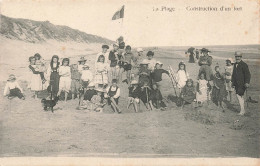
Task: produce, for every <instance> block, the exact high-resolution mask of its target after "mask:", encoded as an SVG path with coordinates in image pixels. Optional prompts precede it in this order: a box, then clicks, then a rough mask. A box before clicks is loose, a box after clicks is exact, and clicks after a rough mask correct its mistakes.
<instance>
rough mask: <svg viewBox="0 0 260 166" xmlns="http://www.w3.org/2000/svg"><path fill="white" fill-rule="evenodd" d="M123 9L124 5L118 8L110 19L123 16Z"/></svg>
mask: <svg viewBox="0 0 260 166" xmlns="http://www.w3.org/2000/svg"><path fill="white" fill-rule="evenodd" d="M124 10H125V6H124V5H123V6H122V7H121V9H120V10H118V11H117V12H116V13H115V14H114V15H113V17H112V20H117V19H120V18H124Z"/></svg>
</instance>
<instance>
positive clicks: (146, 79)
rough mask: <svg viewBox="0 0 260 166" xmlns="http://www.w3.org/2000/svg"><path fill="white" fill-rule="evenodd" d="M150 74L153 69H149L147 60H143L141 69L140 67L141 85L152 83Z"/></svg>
mask: <svg viewBox="0 0 260 166" xmlns="http://www.w3.org/2000/svg"><path fill="white" fill-rule="evenodd" d="M150 74H151V71H150V70H149V69H148V63H147V62H146V60H143V61H142V62H141V63H140V69H139V84H140V86H141V87H142V86H143V85H144V84H145V83H146V84H147V85H150V84H151V80H150Z"/></svg>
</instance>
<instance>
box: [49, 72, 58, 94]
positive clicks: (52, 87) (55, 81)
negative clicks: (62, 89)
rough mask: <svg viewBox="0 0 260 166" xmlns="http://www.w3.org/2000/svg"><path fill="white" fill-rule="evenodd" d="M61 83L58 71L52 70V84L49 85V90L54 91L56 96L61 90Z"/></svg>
mask: <svg viewBox="0 0 260 166" xmlns="http://www.w3.org/2000/svg"><path fill="white" fill-rule="evenodd" d="M59 83H60V76H59V73H58V72H52V73H51V76H50V85H49V87H48V91H49V92H52V94H53V95H54V96H57V93H58V92H59Z"/></svg>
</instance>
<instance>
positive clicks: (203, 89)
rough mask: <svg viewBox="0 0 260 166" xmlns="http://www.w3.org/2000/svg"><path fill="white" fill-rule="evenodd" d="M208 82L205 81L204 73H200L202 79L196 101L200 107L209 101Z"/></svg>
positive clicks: (198, 84) (199, 81) (199, 82)
mask: <svg viewBox="0 0 260 166" xmlns="http://www.w3.org/2000/svg"><path fill="white" fill-rule="evenodd" d="M207 85H208V81H207V80H205V74H204V72H202V73H200V79H199V80H198V83H197V93H196V100H197V102H198V104H199V106H202V105H203V102H205V101H207V100H208V86H207Z"/></svg>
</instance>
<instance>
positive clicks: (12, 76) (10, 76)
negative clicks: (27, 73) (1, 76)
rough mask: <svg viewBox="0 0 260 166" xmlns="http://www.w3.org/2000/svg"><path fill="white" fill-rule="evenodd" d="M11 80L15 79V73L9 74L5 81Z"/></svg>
mask: <svg viewBox="0 0 260 166" xmlns="http://www.w3.org/2000/svg"><path fill="white" fill-rule="evenodd" d="M12 80H16V77H15V75H13V74H10V75H9V78H8V80H7V81H12Z"/></svg>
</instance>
